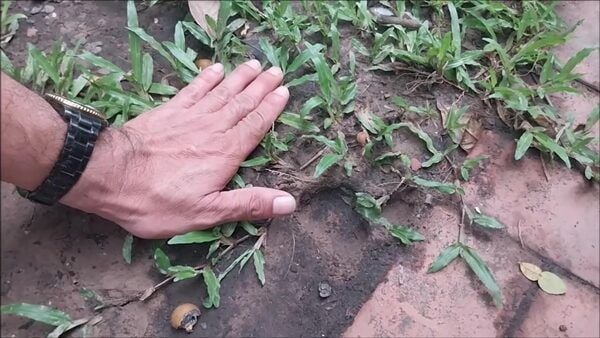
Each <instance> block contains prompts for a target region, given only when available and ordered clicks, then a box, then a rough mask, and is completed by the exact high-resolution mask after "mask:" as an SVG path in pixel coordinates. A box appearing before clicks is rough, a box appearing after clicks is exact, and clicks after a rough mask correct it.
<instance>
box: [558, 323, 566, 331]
mask: <svg viewBox="0 0 600 338" xmlns="http://www.w3.org/2000/svg"><path fill="white" fill-rule="evenodd" d="M558 329H559V330H560V332H565V331H567V326H566V325H564V324H561V325H560V326H559V327H558Z"/></svg>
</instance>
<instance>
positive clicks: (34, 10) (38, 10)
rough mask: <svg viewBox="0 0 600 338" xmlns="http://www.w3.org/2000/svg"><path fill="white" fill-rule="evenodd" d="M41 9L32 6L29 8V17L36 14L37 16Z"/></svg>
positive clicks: (40, 7)
mask: <svg viewBox="0 0 600 338" xmlns="http://www.w3.org/2000/svg"><path fill="white" fill-rule="evenodd" d="M42 8H43V7H42V6H33V7H32V8H31V11H30V12H29V14H31V15H36V14H38V13H39V12H41V11H42Z"/></svg>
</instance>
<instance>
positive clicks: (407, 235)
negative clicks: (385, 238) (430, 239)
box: [388, 225, 425, 245]
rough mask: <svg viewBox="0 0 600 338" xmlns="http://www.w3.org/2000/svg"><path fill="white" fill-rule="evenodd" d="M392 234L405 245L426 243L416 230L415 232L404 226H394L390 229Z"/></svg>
mask: <svg viewBox="0 0 600 338" xmlns="http://www.w3.org/2000/svg"><path fill="white" fill-rule="evenodd" d="M388 231H389V232H390V234H391V235H392V236H394V237H396V238H398V239H399V240H400V242H402V244H404V245H411V244H413V242H416V241H424V240H425V237H423V235H421V234H420V233H418V232H417V231H416V230H413V229H411V228H408V227H404V226H397V225H394V226H392V227H390V228H388Z"/></svg>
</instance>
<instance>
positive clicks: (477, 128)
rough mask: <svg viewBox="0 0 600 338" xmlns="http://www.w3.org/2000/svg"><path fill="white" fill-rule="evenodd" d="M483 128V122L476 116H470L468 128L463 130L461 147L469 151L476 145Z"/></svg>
mask: <svg viewBox="0 0 600 338" xmlns="http://www.w3.org/2000/svg"><path fill="white" fill-rule="evenodd" d="M465 115H466V114H465ZM481 130H482V125H481V122H480V121H479V120H478V119H476V118H470V119H469V122H467V128H466V129H465V131H464V132H463V135H462V138H461V140H460V147H461V148H462V149H463V150H464V151H466V152H467V153H469V152H470V151H471V149H473V147H475V144H477V141H478V140H479V136H480V135H481Z"/></svg>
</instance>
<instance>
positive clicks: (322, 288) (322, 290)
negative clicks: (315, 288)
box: [319, 282, 331, 298]
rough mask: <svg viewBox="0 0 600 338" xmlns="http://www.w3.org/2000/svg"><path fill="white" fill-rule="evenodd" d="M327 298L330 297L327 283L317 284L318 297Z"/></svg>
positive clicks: (329, 287)
mask: <svg viewBox="0 0 600 338" xmlns="http://www.w3.org/2000/svg"><path fill="white" fill-rule="evenodd" d="M329 296H331V285H329V283H327V282H320V283H319V297H321V298H327V297H329Z"/></svg>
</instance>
